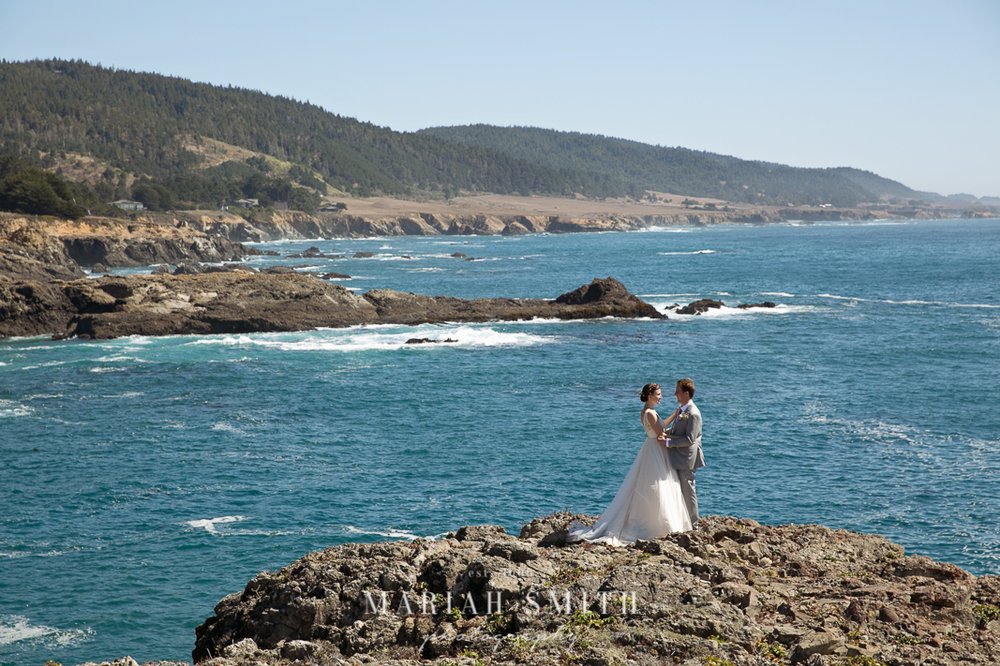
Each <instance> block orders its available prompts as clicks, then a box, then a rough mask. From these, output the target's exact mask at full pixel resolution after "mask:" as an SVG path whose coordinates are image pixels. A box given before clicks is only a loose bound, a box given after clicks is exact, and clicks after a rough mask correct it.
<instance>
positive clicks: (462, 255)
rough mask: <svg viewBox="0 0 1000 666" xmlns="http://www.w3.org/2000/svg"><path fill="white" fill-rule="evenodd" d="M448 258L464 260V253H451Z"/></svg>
mask: <svg viewBox="0 0 1000 666" xmlns="http://www.w3.org/2000/svg"><path fill="white" fill-rule="evenodd" d="M450 256H452V257H455V258H456V259H465V253H464V252H452V253H451V255H450Z"/></svg>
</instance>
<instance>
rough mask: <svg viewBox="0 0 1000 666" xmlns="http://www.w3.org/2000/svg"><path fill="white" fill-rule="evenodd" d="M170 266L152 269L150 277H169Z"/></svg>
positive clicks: (164, 265)
mask: <svg viewBox="0 0 1000 666" xmlns="http://www.w3.org/2000/svg"><path fill="white" fill-rule="evenodd" d="M170 272H171V271H170V266H168V265H167V264H160V265H159V266H157V267H156V268H154V269H153V272H152V273H151V274H152V275H170Z"/></svg>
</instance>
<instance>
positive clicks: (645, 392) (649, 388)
mask: <svg viewBox="0 0 1000 666" xmlns="http://www.w3.org/2000/svg"><path fill="white" fill-rule="evenodd" d="M658 388H660V385H659V384H646V385H645V386H643V387H642V390H641V391H639V400H642V401H643V402H646V401H647V400H649V396H651V395H653V394H654V393H656V389H658Z"/></svg>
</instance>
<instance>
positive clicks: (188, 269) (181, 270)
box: [173, 264, 205, 275]
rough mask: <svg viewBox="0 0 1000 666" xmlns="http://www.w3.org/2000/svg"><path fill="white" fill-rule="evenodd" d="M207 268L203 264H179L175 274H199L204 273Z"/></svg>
mask: <svg viewBox="0 0 1000 666" xmlns="http://www.w3.org/2000/svg"><path fill="white" fill-rule="evenodd" d="M204 272H205V268H204V267H203V266H202V265H201V264H177V268H175V269H174V273H173V274H174V275H198V274H199V273H204Z"/></svg>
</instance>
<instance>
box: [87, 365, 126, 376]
mask: <svg viewBox="0 0 1000 666" xmlns="http://www.w3.org/2000/svg"><path fill="white" fill-rule="evenodd" d="M125 370H126V368H108V367H105V366H98V367H96V368H91V369H90V371H91V372H93V373H96V374H103V373H106V372H125Z"/></svg>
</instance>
